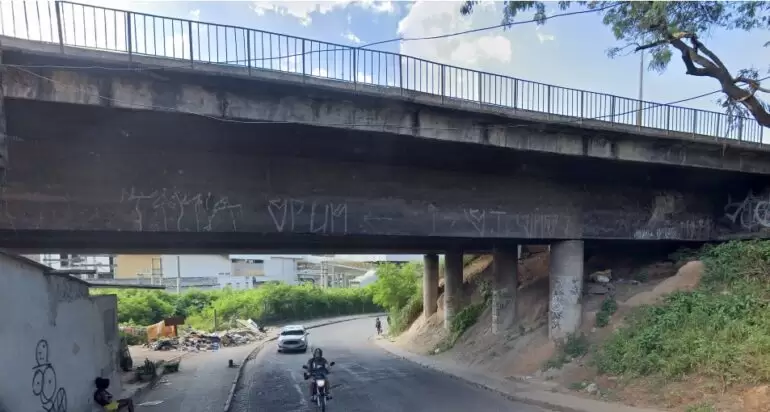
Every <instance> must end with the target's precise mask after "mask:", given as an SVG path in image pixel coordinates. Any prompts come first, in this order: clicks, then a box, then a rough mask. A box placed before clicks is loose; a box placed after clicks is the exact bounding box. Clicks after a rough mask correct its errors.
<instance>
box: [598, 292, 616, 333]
mask: <svg viewBox="0 0 770 412" xmlns="http://www.w3.org/2000/svg"><path fill="white" fill-rule="evenodd" d="M617 311H618V302H617V301H615V298H614V297H612V296H607V297H606V298H604V300H603V301H602V306H601V308H600V309H599V311H598V312H596V326H597V327H600V328H603V327H605V326H607V325H609V324H610V318H611V317H612V315H614V314H615V312H617Z"/></svg>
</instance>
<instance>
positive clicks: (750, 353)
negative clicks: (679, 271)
mask: <svg viewBox="0 0 770 412" xmlns="http://www.w3.org/2000/svg"><path fill="white" fill-rule="evenodd" d="M701 260H702V261H703V262H704V264H705V267H706V272H705V273H704V276H703V278H702V279H701V284H700V286H699V287H698V288H697V289H696V290H694V291H692V292H675V293H673V294H671V295H669V296H667V297H666V298H665V299H664V301H663V303H662V304H660V305H657V306H644V307H640V308H638V310H636V311H634V312H633V313H632V314H631V315H630V316H629V317H628V319H627V322H626V324H627V326H626V327H624V328H621V329H619V330H618V331H617V332H616V333H614V334H613V335H612V336H611V337H610V338H609V339H608V340H607V341H606V342H605V343H604V344H603V345H602V346H601V347H600V348H599V350H598V353H597V356H596V357H595V361H596V365H597V367H598V368H599V371H600V372H603V373H609V374H613V375H623V374H626V375H631V376H659V377H663V378H666V379H680V378H682V377H684V376H686V375H688V374H691V373H696V372H697V373H698V374H703V375H706V376H710V377H714V378H717V379H720V380H721V381H722V382H724V384H725V386H729V385H732V384H736V383H749V384H756V383H761V382H770V332H768V331H770V316H767V313H768V309H770V241H745V242H738V241H733V242H729V243H724V244H720V245H717V246H707V247H704V248H703V249H702V250H701ZM693 410H694V411H701V410H703V411H707V410H710V409H693Z"/></svg>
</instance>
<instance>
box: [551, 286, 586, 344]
mask: <svg viewBox="0 0 770 412" xmlns="http://www.w3.org/2000/svg"><path fill="white" fill-rule="evenodd" d="M582 284H583V279H581V278H580V277H579V276H555V277H554V278H553V279H552V281H551V302H550V312H549V320H550V322H549V323H550V325H549V327H550V335H552V336H553V335H554V332H556V333H555V334H556V335H558V334H559V331H560V330H561V329H562V321H563V319H564V318H565V317H567V316H568V315H566V313H565V312H566V311H577V310H580V309H579V307H578V306H577V305H578V304H579V303H580V299H581V296H582V293H583V287H582Z"/></svg>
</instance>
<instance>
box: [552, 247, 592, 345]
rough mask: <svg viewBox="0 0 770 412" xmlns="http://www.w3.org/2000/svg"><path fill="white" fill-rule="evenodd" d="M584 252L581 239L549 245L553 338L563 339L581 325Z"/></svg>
mask: <svg viewBox="0 0 770 412" xmlns="http://www.w3.org/2000/svg"><path fill="white" fill-rule="evenodd" d="M583 253H584V252H583V241H582V240H565V241H562V242H556V243H553V244H552V245H551V273H550V280H551V282H550V283H551V297H550V304H549V312H548V327H549V328H548V336H549V337H550V338H551V339H552V340H561V339H564V338H566V337H567V336H568V335H569V334H572V333H575V332H577V331H578V329H579V328H580V323H581V322H582V297H583Z"/></svg>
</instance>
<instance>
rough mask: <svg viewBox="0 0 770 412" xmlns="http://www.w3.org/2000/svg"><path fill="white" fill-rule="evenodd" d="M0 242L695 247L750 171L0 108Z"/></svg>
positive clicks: (80, 110) (13, 103)
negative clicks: (1, 146)
mask: <svg viewBox="0 0 770 412" xmlns="http://www.w3.org/2000/svg"><path fill="white" fill-rule="evenodd" d="M6 118H7V123H8V135H9V136H10V143H9V169H8V170H7V172H6V176H5V185H4V189H3V191H2V193H1V194H0V195H1V200H2V202H1V203H2V204H0V209H2V210H0V246H2V247H6V248H13V249H51V250H53V249H55V250H62V249H68V250H80V251H87V250H88V251H90V250H93V251H96V250H109V251H133V252H140V251H146V250H161V249H162V250H183V251H190V252H195V251H201V250H209V251H210V250H223V251H235V250H265V251H267V250H270V251H298V252H299V251H303V252H310V251H327V250H328V251H343V250H347V251H360V252H367V251H371V250H399V251H415V252H417V251H419V252H425V251H431V250H446V249H451V248H463V249H464V250H479V251H480V250H490V249H492V248H493V247H496V246H497V247H503V246H506V245H508V244H510V245H515V244H520V243H529V242H532V243H537V242H543V241H548V240H555V239H586V240H597V241H601V240H617V241H622V240H639V239H645V240H668V241H708V240H713V239H715V238H717V237H718V236H721V235H722V234H724V233H726V232H728V231H729V230H728V229H726V228H722V227H721V226H720V222H719V219H720V218H721V217H722V216H723V214H724V205H725V198H726V196H727V194H728V193H725V192H723V191H716V190H714V188H717V187H718V188H730V190H731V191H735V193H736V194H745V192H746V190H748V189H749V188H751V187H752V185H753V184H755V183H756V182H754V181H752V180H751V179H752V178H751V177H750V176H747V175H738V174H734V173H727V172H717V171H709V170H703V169H685V168H675V167H663V166H655V167H650V166H649V165H643V164H634V163H620V162H612V161H603V160H597V159H591V160H590V161H589V160H585V159H580V158H571V157H566V156H556V155H546V154H533V153H525V152H514V151H509V150H504V149H495V148H491V147H484V146H480V145H472V144H462V143H449V142H436V141H429V140H421V139H415V138H413V137H400V136H396V135H392V134H377V133H371V132H368V133H366V134H368V135H371V139H368V138H362V136H361V133H362V132H355V131H345V130H340V129H332V128H321V127H310V126H298V125H288V124H270V123H259V124H246V123H238V122H223V121H221V120H215V119H210V118H205V117H201V116H192V115H181V114H175V113H168V112H158V111H154V112H152V111H130V110H123V109H108V108H99V107H94V106H77V105H68V104H60V103H44V102H38V101H27V100H15V99H6Z"/></svg>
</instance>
